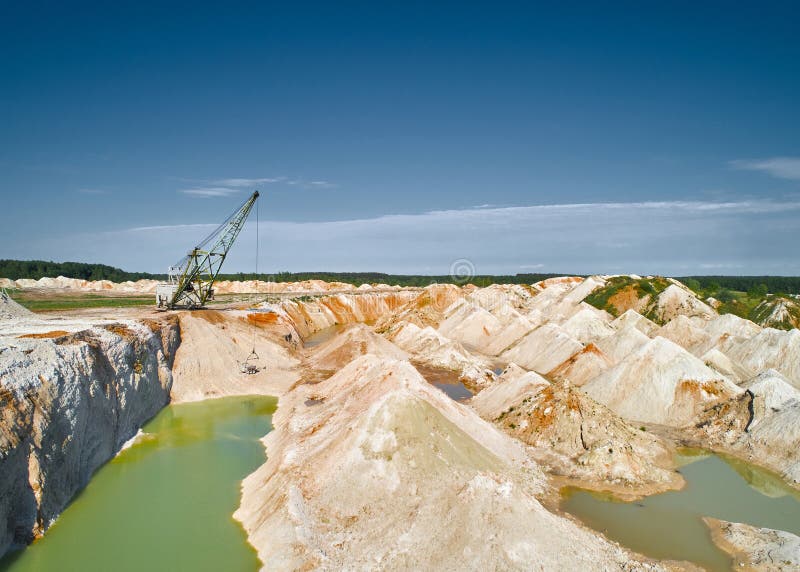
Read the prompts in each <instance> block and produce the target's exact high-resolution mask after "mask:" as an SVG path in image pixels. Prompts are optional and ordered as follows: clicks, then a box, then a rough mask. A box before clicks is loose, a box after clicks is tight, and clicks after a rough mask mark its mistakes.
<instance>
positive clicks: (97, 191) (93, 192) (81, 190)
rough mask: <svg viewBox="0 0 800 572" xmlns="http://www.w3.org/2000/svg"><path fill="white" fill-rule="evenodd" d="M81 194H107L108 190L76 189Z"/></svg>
mask: <svg viewBox="0 0 800 572" xmlns="http://www.w3.org/2000/svg"><path fill="white" fill-rule="evenodd" d="M78 192H79V193H80V194H82V195H107V194H108V191H106V190H105V189H78Z"/></svg>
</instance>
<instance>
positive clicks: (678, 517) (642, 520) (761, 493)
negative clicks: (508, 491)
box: [561, 450, 800, 571]
mask: <svg viewBox="0 0 800 572" xmlns="http://www.w3.org/2000/svg"><path fill="white" fill-rule="evenodd" d="M678 461H679V463H680V464H682V465H683V466H682V467H681V469H680V471H681V473H682V474H683V476H684V477H685V479H686V481H687V486H686V488H684V489H683V490H681V491H673V492H668V493H664V494H660V495H654V496H652V497H648V498H646V499H644V500H642V501H638V502H633V503H623V502H618V501H615V500H614V499H613V498H611V497H608V496H603V495H599V494H596V493H589V492H586V491H582V490H578V489H565V491H564V499H563V501H562V505H561V506H562V508H563V509H564V510H566V511H568V512H570V513H572V514H574V515H575V516H577V517H578V518H580V519H581V520H582V521H584V522H585V523H586V524H588V525H589V526H591V527H592V528H595V529H597V530H600V531H602V532H603V533H605V535H606V536H608V537H609V538H611V539H613V540H616V541H618V542H619V543H620V544H623V545H624V546H627V547H629V548H631V549H633V550H635V551H637V552H640V553H642V554H645V555H647V556H652V557H654V558H662V559H666V558H669V559H676V560H688V561H690V562H694V563H696V564H699V565H701V566H703V567H705V568H707V569H708V570H713V571H718V570H719V571H721V570H730V569H731V560H730V558H729V557H728V556H727V555H726V554H725V553H723V552H722V551H721V550H719V549H718V548H717V547H716V546H715V545H714V544H713V543H712V542H711V534H710V532H709V530H708V528H707V527H706V526H705V524H704V523H703V522H702V520H701V517H703V516H712V517H714V518H719V519H722V520H728V521H732V522H743V523H747V524H751V525H754V526H760V527H767V528H775V529H778V530H785V531H788V532H791V533H794V534H800V493H798V492H797V491H794V490H793V489H791V488H789V487H788V486H786V485H785V484H784V483H783V482H782V481H781V480H780V478H778V477H777V476H775V475H773V474H771V473H769V472H767V471H764V470H762V469H758V468H756V467H753V466H750V465H747V464H746V463H743V462H741V461H736V460H733V459H727V458H722V457H718V456H716V455H708V454H705V453H703V452H701V451H696V450H684V451H682V452H681V455H680V456H679V458H678Z"/></svg>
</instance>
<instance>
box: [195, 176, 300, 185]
mask: <svg viewBox="0 0 800 572" xmlns="http://www.w3.org/2000/svg"><path fill="white" fill-rule="evenodd" d="M286 180H287V179H286V177H261V178H258V179H244V178H233V179H217V180H216V181H208V183H209V184H211V185H220V186H223V187H255V186H257V185H270V184H272V183H282V182H285V181H286Z"/></svg>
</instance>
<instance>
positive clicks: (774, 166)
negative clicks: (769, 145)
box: [731, 157, 800, 181]
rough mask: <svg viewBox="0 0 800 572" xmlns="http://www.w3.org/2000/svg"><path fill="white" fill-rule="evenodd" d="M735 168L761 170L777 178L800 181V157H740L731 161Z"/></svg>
mask: <svg viewBox="0 0 800 572" xmlns="http://www.w3.org/2000/svg"><path fill="white" fill-rule="evenodd" d="M731 165H732V166H733V167H734V168H735V169H740V170H744V171H759V172H761V173H766V174H767V175H770V176H771V177H775V178H777V179H789V180H792V181H800V157H771V158H768V159H756V160H752V159H740V160H737V161H731Z"/></svg>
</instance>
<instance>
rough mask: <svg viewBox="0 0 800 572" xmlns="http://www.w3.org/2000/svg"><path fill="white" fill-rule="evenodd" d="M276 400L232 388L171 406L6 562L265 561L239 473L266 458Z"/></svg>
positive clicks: (193, 564)
mask: <svg viewBox="0 0 800 572" xmlns="http://www.w3.org/2000/svg"><path fill="white" fill-rule="evenodd" d="M275 406H276V400H275V398H272V397H234V398H225V399H218V400H211V401H205V402H201V403H186V404H179V405H173V406H170V407H167V408H166V409H164V410H163V411H162V412H161V413H159V414H158V415H157V416H156V417H155V418H154V419H153V420H152V421H151V422H150V423H148V424H147V425H146V426H145V427H144V428H143V430H144V431H145V433H146V435H145V438H144V439H143V440H141V441H139V442H138V443H137V444H135V445H133V446H132V447H130V448H129V449H126V450H124V451H123V452H122V453H120V454H119V455H118V456H117V457H116V458H115V459H113V460H112V461H111V462H109V463H108V464H106V465H105V466H103V467H102V468H101V469H100V470H99V471H98V472H97V474H96V475H95V476H94V478H93V479H92V480H91V482H90V483H89V485H88V486H87V487H86V489H85V490H84V491H83V492H81V493H80V495H79V496H78V497H77V498H76V499H75V500H74V502H73V503H72V504H71V505H70V506H69V507H67V509H66V510H65V511H64V513H63V514H62V515H61V516H60V517H59V519H58V521H56V523H55V524H54V525H53V526H52V527H51V529H50V530H49V531H48V532H47V534H46V535H45V536H44V537H43V538H42V539H40V540H38V541H36V542H35V543H33V544H32V545H31V546H29V547H28V548H26V549H25V550H23V551H20V552H17V553H12V554H10V555H8V556H7V557H6V558H5V559H4V560H0V570H11V571H14V572H17V571H45V570H47V571H50V570H81V571H86V572H91V571H98V572H99V571H107V570H115V571H127V570H131V571H134V570H135V571H141V570H209V571H211V570H214V571H216V570H226V571H227V570H231V571H240V570H241V571H252V570H257V569H258V568H259V566H260V564H259V561H258V558H257V556H256V553H255V551H254V550H253V549H252V548H251V547H250V545H249V544H247V539H246V536H245V533H244V531H243V530H242V528H241V527H240V525H239V523H238V522H236V521H234V520H233V517H232V516H231V515H232V514H233V512H234V510H236V507H237V506H238V505H239V495H240V491H239V487H240V483H241V480H242V479H243V478H244V477H245V476H247V475H248V474H249V473H251V472H252V471H254V470H255V469H256V468H257V467H258V466H259V465H260V464H261V463H263V461H264V448H263V446H262V445H261V443H259V442H258V439H259V438H261V437H262V436H263V435H265V434H266V433H268V432H269V430H270V429H271V427H272V426H271V418H272V413H273V412H274V411H275Z"/></svg>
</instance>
